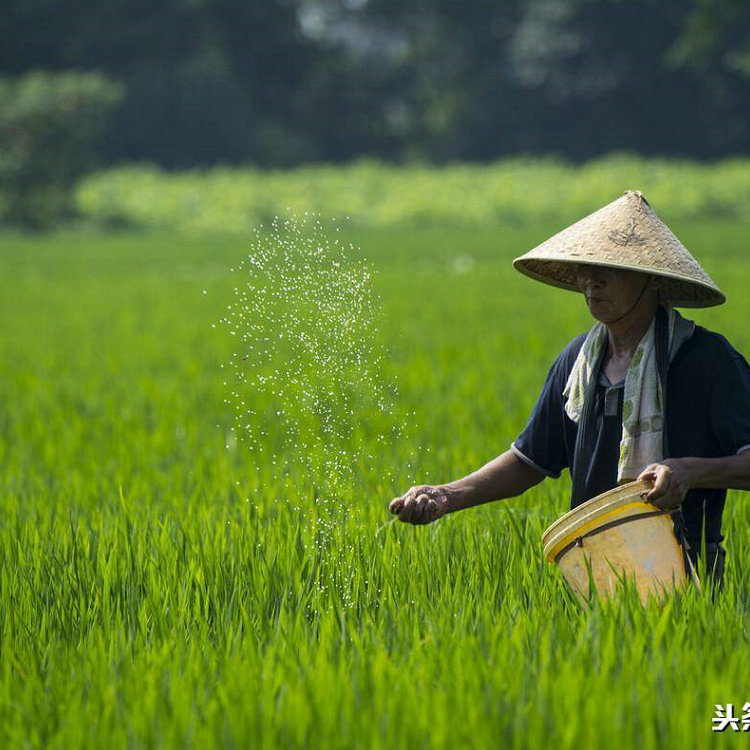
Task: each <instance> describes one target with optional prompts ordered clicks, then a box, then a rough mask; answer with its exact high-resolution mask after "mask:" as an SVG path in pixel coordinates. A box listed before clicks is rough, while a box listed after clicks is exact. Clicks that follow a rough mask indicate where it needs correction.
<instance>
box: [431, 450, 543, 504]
mask: <svg viewBox="0 0 750 750" xmlns="http://www.w3.org/2000/svg"><path fill="white" fill-rule="evenodd" d="M544 476H545V475H544V474H541V473H539V472H538V471H536V470H535V469H532V468H531V466H529V465H528V464H525V463H524V462H523V461H521V459H520V458H518V456H516V455H515V453H513V452H512V451H506V452H505V453H503V454H501V455H500V456H498V457H497V458H494V459H493V460H492V461H490V462H489V463H487V464H485V465H484V466H482V468H481V469H477V471H475V472H473V473H472V474H469V475H468V476H466V477H464V478H463V479H458V480H456V481H455V482H449V483H448V484H446V485H443V486H444V487H447V488H448V489H450V490H451V495H452V498H451V507H450V510H449V511H448V512H450V513H452V512H454V511H456V510H463V509H465V508H471V507H473V506H475V505H481V504H482V503H489V502H492V501H493V500H503V499H505V498H508V497H516V496H517V495H521V494H523V493H524V492H526V490H528V489H529V488H531V487H533V486H534V485H537V484H539V482H541V481H542V480H543V479H544Z"/></svg>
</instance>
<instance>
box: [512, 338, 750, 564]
mask: <svg viewBox="0 0 750 750" xmlns="http://www.w3.org/2000/svg"><path fill="white" fill-rule="evenodd" d="M585 339H586V334H581V335H580V336H578V337H576V338H575V339H573V341H571V342H570V343H569V344H568V346H566V347H565V349H564V350H563V351H562V352H561V354H560V355H559V356H558V357H557V359H556V360H555V362H554V363H553V365H552V367H551V368H550V371H549V373H548V374H547V379H546V380H545V382H544V386H543V387H542V392H541V394H540V396H539V399H538V400H537V403H536V405H535V406H534V409H533V411H532V413H531V417H530V418H529V421H528V424H527V425H526V428H525V429H524V431H523V432H522V433H521V435H520V436H519V437H518V439H517V440H516V441H515V442H514V443H513V445H512V446H511V447H512V449H513V451H514V452H515V453H516V455H518V456H519V458H521V459H522V460H524V461H526V463H528V464H530V465H532V466H534V467H535V468H536V469H538V470H539V471H541V472H542V473H544V474H547V475H548V476H551V477H559V476H560V473H561V472H562V470H563V469H564V468H566V467H567V468H568V469H570V467H572V466H574V462H573V456H574V451H575V444H576V437H577V434H578V424H577V423H576V422H573V421H572V420H571V419H570V418H569V417H568V415H567V414H566V413H565V399H564V397H563V390H564V389H565V384H566V383H567V381H568V376H569V375H570V371H571V369H572V368H573V364H574V362H575V360H576V357H577V356H578V352H579V350H580V348H581V346H582V345H583V342H584V341H585ZM596 377H597V387H596V392H595V401H594V414H595V420H596V421H595V423H596V429H592V430H591V431H590V440H589V445H587V446H584V447H583V449H584V450H585V451H586V454H585V455H587V456H588V457H589V460H588V461H586V462H584V466H583V470H584V471H585V472H586V478H585V488H586V489H585V495H586V499H587V500H588V499H590V498H592V497H595V496H596V495H599V494H601V493H602V492H606V491H607V490H610V489H612V488H613V487H615V486H617V464H618V461H619V456H620V440H621V438H622V397H623V391H624V388H623V384H624V381H621V382H620V383H616V384H611V383H609V381H608V380H607V378H606V376H605V375H604V374H603V372H601V371H600V372H598V373H596ZM666 422H667V435H668V441H669V450H670V456H669V458H680V457H685V456H694V457H701V458H716V457H719V456H731V455H734V454H736V453H739V452H742V451H743V450H748V449H750V366H748V363H747V361H746V360H745V358H744V357H743V356H742V355H741V354H739V352H737V351H736V350H735V349H734V348H733V347H732V346H731V345H730V343H729V342H728V341H727V340H726V339H725V338H724V337H723V336H722V335H721V334H718V333H713V332H711V331H708V330H706V329H705V328H703V327H701V326H698V325H696V327H695V331H694V332H693V335H692V336H691V337H690V338H689V339H688V340H687V341H686V342H685V343H684V344H683V345H682V346H681V347H680V349H679V350H678V351H677V353H676V354H675V357H674V359H673V360H672V362H671V363H670V366H669V372H668V375H667V403H666ZM725 501H726V490H724V489H693V490H690V492H688V494H687V496H686V498H685V500H684V502H683V505H682V511H683V515H684V517H685V522H686V525H687V535H688V541H689V542H690V544H691V546H693V547H694V548H697V549H700V538H701V534H702V528H703V525H704V523H705V530H706V531H705V534H706V541H707V542H716V543H718V542H721V540H722V539H723V538H724V537H723V536H722V534H721V514H722V512H723V510H724V503H725Z"/></svg>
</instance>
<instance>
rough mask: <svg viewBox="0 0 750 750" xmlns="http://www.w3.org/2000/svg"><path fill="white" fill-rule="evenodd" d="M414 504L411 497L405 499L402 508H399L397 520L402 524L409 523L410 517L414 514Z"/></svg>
mask: <svg viewBox="0 0 750 750" xmlns="http://www.w3.org/2000/svg"><path fill="white" fill-rule="evenodd" d="M415 504H416V503H415V502H414V498H413V497H407V498H406V500H405V501H404V506H403V507H402V508H401V512H400V513H399V515H398V520H399V521H403V522H404V523H408V522H409V521H411V519H412V515H413V514H414V506H415Z"/></svg>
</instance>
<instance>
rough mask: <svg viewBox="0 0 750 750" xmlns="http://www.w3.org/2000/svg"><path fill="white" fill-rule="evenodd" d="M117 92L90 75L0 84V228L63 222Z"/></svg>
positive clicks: (41, 76) (50, 76) (31, 77)
mask: <svg viewBox="0 0 750 750" xmlns="http://www.w3.org/2000/svg"><path fill="white" fill-rule="evenodd" d="M119 96H120V89H119V88H118V87H117V86H116V85H115V84H113V83H112V82H110V81H108V80H107V79H106V78H104V77H103V76H101V75H98V74H95V73H72V72H68V73H61V74H48V73H31V74H29V75H25V76H20V77H19V78H17V79H0V221H5V222H8V223H14V224H20V225H24V226H41V225H47V224H49V223H51V222H53V221H54V220H55V219H58V218H60V217H62V216H64V215H66V214H68V213H69V212H70V210H71V208H72V206H71V187H72V185H73V183H74V181H75V180H76V178H78V177H79V176H80V175H81V174H82V173H84V172H85V171H86V169H87V168H89V167H90V166H91V159H92V146H93V142H94V139H95V138H96V137H97V136H98V135H99V132H100V130H101V128H102V127H103V125H104V124H105V119H106V115H107V113H108V112H109V111H110V109H111V107H112V106H113V105H114V104H115V103H116V101H117V99H118V97H119Z"/></svg>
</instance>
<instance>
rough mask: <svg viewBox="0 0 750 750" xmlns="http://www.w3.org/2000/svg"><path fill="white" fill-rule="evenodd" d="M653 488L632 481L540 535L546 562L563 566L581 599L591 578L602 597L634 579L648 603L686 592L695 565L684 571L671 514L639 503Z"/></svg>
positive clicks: (574, 512) (565, 575)
mask: <svg viewBox="0 0 750 750" xmlns="http://www.w3.org/2000/svg"><path fill="white" fill-rule="evenodd" d="M650 487H651V485H649V484H646V483H645V482H642V481H641V482H630V483H629V484H624V485H622V486H621V487H616V488H615V489H613V490H610V491H609V492H605V493H604V494H602V495H597V497H594V498H591V500H588V501H587V502H585V503H582V504H581V505H579V506H578V507H577V508H574V509H573V510H571V511H570V512H568V513H566V514H565V515H564V516H562V517H561V518H559V519H558V520H557V521H555V523H553V524H552V525H551V526H550V527H549V528H548V529H547V530H546V531H545V532H544V534H543V535H542V544H543V546H544V555H545V557H546V558H547V560H548V561H549V562H551V563H556V564H557V565H558V566H559V568H560V571H561V572H562V574H563V576H564V577H565V580H566V581H567V582H568V584H569V585H570V587H571V588H572V589H573V591H574V592H575V593H576V595H577V596H578V597H579V599H582V600H583V599H587V598H588V595H589V578H590V577H591V579H592V580H593V583H594V586H595V587H596V591H597V593H598V594H600V595H603V596H610V595H612V594H613V593H614V592H615V590H616V587H617V584H618V578H622V577H623V576H626V577H627V578H628V579H634V582H635V586H636V588H637V590H638V594H639V595H640V597H641V601H642V602H643V603H644V604H645V603H646V601H647V599H648V597H649V596H650V595H651V596H660V595H661V594H662V593H663V592H664V591H668V590H670V589H673V588H675V587H682V586H684V585H685V583H686V582H687V581H688V577H689V576H693V571H692V566H691V567H690V570H687V571H686V570H685V562H684V556H683V553H682V548H681V547H680V545H679V543H678V542H677V539H676V538H675V535H674V531H673V524H672V519H671V518H670V516H669V512H668V511H663V510H661V509H659V508H657V507H656V506H654V505H652V504H650V503H646V502H644V501H643V499H642V498H641V493H643V492H646V491H647V490H648V489H650ZM689 564H690V563H689V562H688V565H689ZM589 566H590V568H591V573H590V574H589ZM696 582H697V581H696Z"/></svg>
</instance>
